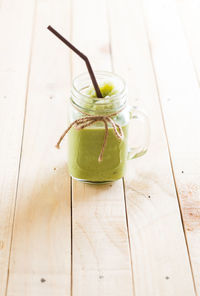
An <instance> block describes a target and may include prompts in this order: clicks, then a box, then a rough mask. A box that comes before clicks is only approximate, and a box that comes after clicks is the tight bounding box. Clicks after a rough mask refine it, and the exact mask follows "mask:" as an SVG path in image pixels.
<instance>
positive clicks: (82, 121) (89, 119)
mask: <svg viewBox="0 0 200 296" xmlns="http://www.w3.org/2000/svg"><path fill="white" fill-rule="evenodd" d="M119 112H121V110H120V111H119ZM119 112H117V113H113V114H110V115H109V116H106V115H102V116H100V115H95V116H92V115H88V114H87V113H83V112H82V113H83V114H85V115H87V116H85V117H83V118H79V119H77V120H75V121H73V122H72V123H71V124H70V125H69V127H68V128H67V129H66V130H65V131H64V133H63V134H62V136H61V137H60V139H59V141H58V143H57V144H56V148H58V149H59V148H60V143H61V142H62V140H63V138H64V137H65V135H66V134H67V133H68V132H69V131H70V129H71V128H72V127H74V128H75V129H76V130H82V129H84V128H86V127H88V126H90V125H92V124H94V123H96V122H98V121H101V122H103V123H104V126H105V135H104V139H103V144H102V148H101V152H100V154H99V157H98V162H101V161H102V160H103V153H104V150H105V147H106V143H107V139H108V123H110V124H111V125H112V127H113V130H114V133H115V136H116V138H118V139H119V140H123V138H124V134H123V130H122V128H121V126H120V125H119V124H118V123H116V122H114V120H113V119H112V118H111V117H112V116H114V115H117V114H118V113H119Z"/></svg>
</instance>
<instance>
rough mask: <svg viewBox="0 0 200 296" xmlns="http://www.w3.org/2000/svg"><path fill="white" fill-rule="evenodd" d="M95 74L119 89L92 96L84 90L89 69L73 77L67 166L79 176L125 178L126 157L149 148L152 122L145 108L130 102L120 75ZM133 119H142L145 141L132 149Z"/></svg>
mask: <svg viewBox="0 0 200 296" xmlns="http://www.w3.org/2000/svg"><path fill="white" fill-rule="evenodd" d="M95 76H96V79H97V82H98V84H99V85H101V84H102V83H103V82H108V83H112V84H113V85H114V86H115V88H116V89H117V92H116V94H114V95H113V96H111V97H105V98H92V97H89V96H88V95H86V94H85V91H86V90H87V89H88V88H89V87H90V85H91V81H90V77H89V75H88V73H84V74H81V75H79V76H78V77H76V78H75V79H74V81H73V85H72V90H71V98H70V99H71V104H70V108H69V117H68V118H69V124H71V128H70V130H69V135H68V169H69V173H70V175H71V176H72V177H73V178H75V179H77V180H80V181H84V182H90V183H105V182H111V181H115V180H118V179H120V178H122V177H123V176H124V173H125V168H126V161H127V159H133V158H136V157H138V156H141V155H143V154H144V153H145V152H146V151H147V146H148V142H149V124H148V119H147V117H146V116H145V115H144V114H143V113H142V112H140V111H139V110H137V108H134V107H130V106H127V94H126V85H125V82H124V81H123V79H122V78H121V77H119V76H118V75H116V74H114V73H110V72H102V71H101V72H95ZM131 119H134V120H137V121H138V120H139V122H140V126H142V133H143V135H142V143H140V144H139V145H138V144H137V145H135V147H133V148H130V149H129V148H128V134H130V133H133V132H134V129H133V130H132V131H131V130H130V124H129V123H130V120H131ZM113 122H114V123H113ZM140 136H141V135H140ZM131 138H132V137H131Z"/></svg>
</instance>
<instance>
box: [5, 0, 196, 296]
mask: <svg viewBox="0 0 200 296" xmlns="http://www.w3.org/2000/svg"><path fill="white" fill-rule="evenodd" d="M199 6H200V5H199V2H198V1H197V0H192V1H191V0H190V1H189V0H183V1H180V0H176V1H173V0H167V1H166V0H152V1H148V0H144V1H142V0H123V1H122V0H118V1H114V0H108V1H106V0H103V1H101V3H100V2H99V1H97V0H95V1H94V0H86V1H81V0H71V1H70V0H61V1H58V2H55V1H53V0H45V1H43V0H38V1H23V0H20V1H10V0H7V1H4V0H3V1H1V2H0V24H1V26H0V32H1V44H0V77H1V85H0V136H1V144H0V152H1V153H0V172H1V173H0V296H4V295H9V296H13V295H15V296H18V295H19V296H21V295H23V296H24V295H28V296H31V295H34V296H35V295H43V296H44V295H59V296H60V295H61V296H62V295H63V296H64V295H70V296H72V295H73V296H85V295H87V296H88V295H99V296H100V295H101V296H102V295H109V296H114V295H115V296H116V295H119V296H121V295H127V296H128V295H134V296H147V295H148V296H161V295H162V296H164V295H167V296H168V295H170V296H171V295H176V296H177V295H181V296H182V295H183V296H192V295H200V276H199V274H200V273H199V271H200V252H199V247H198V246H199V244H200V235H199V233H200V232H199V231H200V224H199V218H200V217H199V207H200V199H199V188H200V184H199V175H200V159H199V148H200V147H199V145H200V141H199V134H198V127H199V125H200V119H199V118H200V117H199V116H198V114H199V110H200V108H199V105H200V103H199V102H200V101H199V81H200V78H199V71H200V64H199V62H200V55H199V52H200V37H199V34H198V25H199V22H200V21H199V19H200V10H199V8H200V7H199ZM49 24H51V25H52V26H54V27H55V28H56V29H57V30H59V31H60V32H61V34H64V35H65V36H66V37H68V38H69V39H71V40H72V41H73V42H74V44H75V45H77V46H78V47H79V48H80V49H81V50H82V51H83V52H85V53H87V55H88V56H89V58H90V60H91V63H92V65H93V67H94V69H96V70H110V71H115V72H116V73H118V74H120V75H121V76H123V77H124V79H125V80H126V81H127V85H128V88H129V103H130V104H135V105H139V106H140V107H141V108H144V109H145V110H146V112H147V113H148V115H149V117H150V124H151V144H150V148H149V151H148V153H147V154H146V155H145V156H144V157H143V158H140V159H137V160H134V161H130V162H129V164H128V169H127V173H126V176H125V179H124V180H120V181H118V182H115V183H113V184H110V185H104V186H90V185H86V184H81V183H79V182H77V181H73V180H70V177H69V176H68V173H67V164H66V141H65V142H64V143H63V145H62V149H61V150H59V151H57V150H56V149H55V148H54V145H55V143H56V140H57V138H58V137H59V135H60V133H61V132H62V130H63V129H64V128H65V127H66V114H67V101H68V97H69V91H70V84H71V79H72V77H74V76H75V75H77V74H78V73H80V72H82V71H85V65H84V63H83V62H82V61H80V60H79V58H78V57H77V56H74V54H72V53H70V52H69V50H68V49H67V48H66V47H65V45H63V44H61V43H60V42H59V41H58V40H57V39H56V38H55V37H54V36H53V35H52V34H51V33H50V32H49V31H47V30H46V27H47V26H48V25H49ZM11 37H12V38H11ZM133 128H134V126H133Z"/></svg>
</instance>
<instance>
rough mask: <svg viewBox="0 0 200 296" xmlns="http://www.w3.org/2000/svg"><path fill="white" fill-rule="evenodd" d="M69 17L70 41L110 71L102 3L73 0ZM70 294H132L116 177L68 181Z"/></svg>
mask: <svg viewBox="0 0 200 296" xmlns="http://www.w3.org/2000/svg"><path fill="white" fill-rule="evenodd" d="M86 8H87V16H86V17H85V13H86ZM83 11H84V13H83ZM73 15H74V18H73V26H72V27H73V32H72V37H73V41H74V43H75V44H76V45H77V46H78V48H80V49H81V50H82V51H83V52H84V53H85V54H87V55H89V58H90V60H91V64H92V65H93V67H94V69H95V70H96V69H98V70H111V59H110V55H109V35H108V23H107V11H106V2H105V1H104V0H103V1H101V3H99V2H98V1H94V0H85V1H80V0H74V1H73ZM88 16H89V17H88ZM82 71H86V68H85V65H84V64H82V62H81V61H80V60H79V58H77V57H74V58H73V76H75V75H77V74H79V73H80V72H82ZM73 295H74V296H81V295H84V296H85V295H87V296H93V295H99V296H102V295H115V296H121V295H127V296H128V295H133V287H132V275H131V262H130V254H129V247H128V236H127V229H126V217H125V207H124V195H123V186H122V181H121V180H120V181H118V182H115V183H114V184H110V185H102V186H100V185H99V186H98V185H88V184H82V183H80V182H76V181H73Z"/></svg>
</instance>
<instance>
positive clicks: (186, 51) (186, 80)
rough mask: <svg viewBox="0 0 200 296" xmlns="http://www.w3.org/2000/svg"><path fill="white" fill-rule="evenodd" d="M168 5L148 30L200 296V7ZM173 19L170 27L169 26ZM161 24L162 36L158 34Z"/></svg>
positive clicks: (150, 21)
mask: <svg viewBox="0 0 200 296" xmlns="http://www.w3.org/2000/svg"><path fill="white" fill-rule="evenodd" d="M163 3H164V2H163V1H161V3H160V4H159V5H158V8H157V12H158V15H159V16H157V20H156V21H153V19H154V20H155V13H154V12H153V11H152V9H151V7H149V6H147V10H148V12H147V15H148V27H149V34H150V38H151V40H152V43H153V44H155V42H156V41H155V40H158V39H159V40H160V43H159V45H158V46H152V54H153V58H154V64H155V71H156V73H157V76H158V79H159V81H158V84H159V90H160V96H161V100H162V106H163V111H164V116H165V122H166V128H167V134H168V139H169V144H170V149H171V154H172V160H173V166H174V173H175V179H176V184H177V188H178V192H179V196H180V202H181V206H182V210H183V219H184V223H185V229H186V232H187V239H188V245H189V250H190V255H191V261H192V266H193V271H194V278H195V281H196V287H197V293H198V294H200V276H199V274H200V251H199V244H200V222H199V218H200V215H199V212H200V191H199V188H200V182H199V176H200V156H199V150H200V140H199V137H198V136H197V135H198V133H199V130H198V127H199V125H200V119H199V110H200V91H199V81H198V80H197V79H196V78H197V76H198V75H199V70H200V68H199V65H200V64H199V61H200V60H199V57H198V55H199V53H197V52H198V49H200V38H199V36H198V33H197V28H196V26H197V25H198V24H199V20H198V18H199V10H198V9H199V8H200V6H199V3H197V2H196V1H190V2H186V1H182V2H180V3H178V6H176V5H175V3H174V2H173V1H169V2H168V3H167V4H165V6H164V7H163ZM177 8H178V9H179V10H177ZM178 11H180V13H181V11H182V20H183V18H184V16H185V22H184V24H185V26H184V27H185V30H186V31H185V32H186V34H185V33H184V30H183V29H184V27H183V26H182V23H181V20H180V18H179V17H178ZM183 13H184V16H183ZM186 15H187V17H186ZM169 17H170V24H168V25H166V21H167V19H169ZM158 23H159V30H158V28H156V27H157V24H158ZM186 23H187V24H188V25H187V24H186ZM192 28H194V29H192ZM185 37H187V38H188V39H187V40H188V41H189V43H187V42H186V39H185ZM166 40H168V42H166ZM172 42H173V43H172ZM170 43H171V45H172V44H173V46H171V45H170ZM191 53H192V58H191ZM194 65H195V67H194ZM171 69H173V71H172V70H171ZM167 73H170V75H168V74H167ZM198 77H199V76H198ZM166 81H167V83H166Z"/></svg>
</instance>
